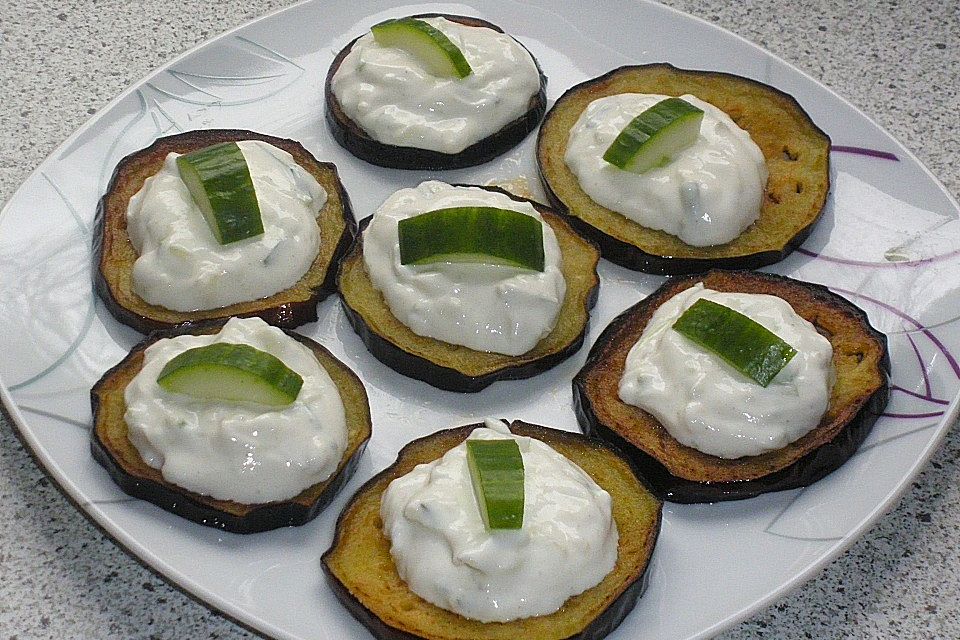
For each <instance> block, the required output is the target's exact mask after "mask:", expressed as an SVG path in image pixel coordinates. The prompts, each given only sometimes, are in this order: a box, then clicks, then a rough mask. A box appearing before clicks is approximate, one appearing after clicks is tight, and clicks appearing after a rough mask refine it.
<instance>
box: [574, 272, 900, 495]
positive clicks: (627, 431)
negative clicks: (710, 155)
mask: <svg viewBox="0 0 960 640" xmlns="http://www.w3.org/2000/svg"><path fill="white" fill-rule="evenodd" d="M698 282H703V284H704V286H705V287H707V288H708V289H714V290H717V291H732V292H744V293H764V294H770V295H775V296H779V297H780V298H783V299H784V300H786V301H787V302H788V303H789V304H790V306H792V307H793V309H794V311H796V312H797V314H798V315H800V316H801V317H803V318H804V319H806V320H807V321H809V322H810V323H812V324H813V325H814V327H816V329H817V331H819V332H820V333H821V334H823V335H824V336H825V337H827V339H829V340H830V344H831V345H832V347H833V365H834V370H835V372H836V382H835V383H834V386H833V390H832V391H831V394H830V400H829V403H828V406H827V411H826V413H825V414H824V416H823V418H822V419H821V421H820V424H819V425H817V426H816V427H815V428H814V429H813V430H812V431H810V432H809V433H807V434H806V435H805V436H803V437H801V438H800V439H798V440H796V441H795V442H793V443H791V444H789V445H787V446H786V447H783V448H782V449H777V450H775V451H770V452H768V453H764V454H762V455H757V456H749V457H744V458H737V459H724V458H719V457H716V456H712V455H708V454H705V453H702V452H701V451H698V450H697V449H694V448H691V447H687V446H685V445H682V444H680V443H679V442H678V441H677V440H676V439H674V438H673V437H672V436H671V435H670V434H669V433H668V432H667V430H666V429H665V428H664V427H663V426H662V425H661V424H660V423H659V422H658V421H657V420H656V419H655V418H654V417H653V416H652V415H650V414H649V413H647V412H646V411H644V410H643V409H640V408H639V407H635V406H632V405H629V404H626V403H625V402H623V401H622V400H621V399H620V396H619V384H620V378H621V377H622V376H623V370H624V366H625V361H626V358H627V354H628V353H629V351H630V349H631V348H632V347H633V345H634V344H635V343H636V341H637V339H639V337H640V335H641V334H642V333H643V330H644V328H645V327H646V325H647V322H648V321H649V320H650V318H651V316H652V315H653V313H654V312H655V311H656V309H657V308H659V307H660V305H662V304H663V303H664V302H666V301H667V300H669V299H670V298H672V297H673V296H674V295H676V294H677V293H679V292H680V291H683V290H685V289H687V288H689V287H692V286H693V285H695V284H696V283H698ZM889 372H890V358H889V354H888V351H887V339H886V336H884V335H883V334H882V333H880V332H879V331H877V330H876V329H874V328H873V327H872V326H871V325H870V323H869V321H868V320H867V316H866V314H865V313H864V312H863V311H862V310H861V309H860V308H858V307H856V306H855V305H853V304H852V303H850V302H848V301H847V300H845V299H844V298H841V297H840V296H838V295H836V294H834V293H831V292H830V291H829V290H828V289H827V288H826V287H823V286H820V285H814V284H808V283H805V282H800V281H798V280H793V279H790V278H786V277H783V276H776V275H771V274H763V273H753V272H747V271H711V272H710V273H707V274H706V275H704V276H687V277H683V278H674V279H671V280H669V281H668V282H666V283H665V284H664V285H663V286H662V287H660V288H659V289H657V290H656V291H655V292H653V293H652V294H651V295H650V296H648V297H647V298H645V299H644V300H643V301H641V302H640V303H638V304H636V305H634V306H633V307H630V308H629V309H627V310H626V311H624V312H623V313H622V314H621V315H620V316H618V317H617V318H616V319H614V321H613V322H612V323H611V324H610V326H608V327H607V328H606V329H605V330H604V331H603V333H602V334H601V335H600V337H599V338H597V342H596V344H594V346H593V348H592V350H591V351H590V355H589V357H588V358H587V362H586V364H585V365H584V367H583V369H581V370H580V372H579V373H578V374H577V376H576V377H575V378H574V380H573V396H574V408H575V411H576V413H577V419H578V420H579V422H580V426H581V428H582V429H583V431H584V433H587V434H589V435H593V436H597V437H600V438H603V439H605V440H609V441H610V442H613V443H615V444H617V445H618V446H620V447H621V448H622V449H623V450H624V451H625V452H627V454H628V455H629V456H631V457H632V458H633V460H634V461H635V462H636V463H637V465H638V467H639V468H640V471H641V473H643V475H644V477H645V478H646V479H647V480H648V481H649V482H650V483H651V485H652V486H653V487H654V488H655V489H656V490H657V491H658V493H659V495H660V496H661V497H663V498H664V499H665V500H669V501H671V502H687V503H691V502H715V501H721V500H739V499H742V498H751V497H753V496H756V495H759V494H761V493H767V492H770V491H782V490H784V489H793V488H796V487H804V486H807V485H809V484H812V483H813V482H816V481H817V480H819V479H820V478H823V477H824V476H826V475H827V474H829V473H830V472H832V471H834V470H835V469H837V468H838V467H840V465H842V464H843V463H844V462H845V461H846V460H847V459H848V458H849V457H850V456H852V455H853V454H854V453H855V452H856V450H857V448H858V447H859V446H860V444H861V443H862V442H863V440H864V438H866V437H867V434H868V433H869V432H870V429H871V427H872V426H873V424H874V423H875V422H876V420H877V418H878V417H879V416H880V414H881V413H882V411H883V409H884V407H885V406H886V404H887V400H888V397H889V382H888V378H889Z"/></svg>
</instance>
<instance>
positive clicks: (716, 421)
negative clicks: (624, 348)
mask: <svg viewBox="0 0 960 640" xmlns="http://www.w3.org/2000/svg"><path fill="white" fill-rule="evenodd" d="M700 298H704V299H707V300H711V301H713V302H716V303H718V304H722V305H724V306H726V307H730V308H731V309H734V310H736V311H739V312H740V313H742V314H744V315H745V316H748V317H749V318H751V319H752V320H754V321H755V322H757V323H759V324H761V325H763V326H764V327H765V328H767V329H768V330H770V331H771V332H773V333H775V334H776V335H777V336H779V337H780V339H782V340H783V341H784V342H786V343H787V344H789V345H790V346H792V347H793V348H794V349H796V351H797V354H796V355H795V356H794V357H793V359H791V360H790V362H789V363H787V366H786V367H784V368H783V369H782V370H781V371H780V373H778V374H777V375H776V377H775V378H774V379H773V380H772V381H771V382H770V384H769V385H768V386H767V387H766V388H764V387H762V386H760V385H759V384H756V383H755V382H753V381H752V380H750V379H749V378H747V377H746V376H744V375H743V374H741V373H739V372H738V371H736V370H735V369H734V368H733V367H731V366H730V365H728V364H727V363H726V362H724V361H723V360H721V359H720V358H719V357H718V356H716V355H714V354H712V353H710V352H708V351H706V350H705V349H703V348H702V347H700V346H698V345H696V344H694V343H693V342H692V341H690V340H688V339H687V338H685V337H684V336H682V335H681V334H680V333H678V332H676V331H674V330H673V328H672V327H673V323H674V322H676V320H677V318H679V317H680V315H681V314H683V312H684V311H686V310H687V309H688V308H689V307H690V306H691V305H692V304H693V303H694V302H696V301H697V300H699V299H700ZM832 358H833V348H832V347H831V345H830V341H829V340H827V339H826V338H825V337H823V336H822V335H820V334H819V333H817V330H816V329H815V328H814V327H813V325H812V324H810V323H809V322H807V321H806V320H804V319H803V318H801V317H800V316H798V315H797V313H796V312H795V311H794V310H793V308H792V307H791V306H790V305H789V303H787V302H786V301H785V300H783V299H781V298H778V297H776V296H771V295H761V294H749V293H721V292H718V291H713V290H712V289H705V288H704V287H703V284H702V283H699V284H697V285H695V286H693V287H691V288H689V289H686V290H685V291H682V292H680V293H678V294H677V295H676V296H674V297H673V298H671V299H670V300H668V301H667V302H665V303H664V304H663V305H662V306H661V307H660V308H659V309H657V311H656V312H655V313H654V314H653V316H652V317H651V318H650V322H649V323H648V324H647V327H646V328H645V329H644V331H643V334H642V335H641V336H640V339H639V340H638V341H637V343H636V344H635V345H634V346H633V348H632V349H630V353H629V354H628V355H627V360H626V365H625V368H624V371H623V377H622V378H621V379H620V399H621V400H623V401H624V402H626V403H627V404H631V405H634V406H637V407H640V408H641V409H643V410H644V411H647V412H648V413H650V414H652V415H653V416H655V417H656V419H657V420H658V421H659V422H660V423H661V424H662V425H663V426H664V428H666V430H667V431H669V432H670V435H672V436H673V437H674V438H676V439H677V440H678V441H680V442H681V443H682V444H685V445H687V446H689V447H693V448H695V449H699V450H700V451H702V452H704V453H707V454H710V455H714V456H719V457H721V458H740V457H743V456H755V455H759V454H761V453H765V452H767V451H772V450H774V449H780V448H782V447H784V446H786V445H788V444H790V443H791V442H793V441H795V440H797V439H798V438H800V437H801V436H803V435H804V434H806V433H807V432H809V431H810V430H811V429H813V428H814V427H816V426H817V424H819V422H820V419H821V418H822V417H823V414H824V412H825V411H826V409H827V403H828V402H829V400H830V389H831V388H832V386H833V380H834V372H833V364H832Z"/></svg>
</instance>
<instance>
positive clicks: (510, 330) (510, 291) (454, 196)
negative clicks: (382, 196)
mask: <svg viewBox="0 0 960 640" xmlns="http://www.w3.org/2000/svg"><path fill="white" fill-rule="evenodd" d="M460 206H486V207H499V208H501V209H511V210H513V211H519V212H521V213H524V214H526V215H529V216H532V217H534V218H536V219H537V220H540V221H541V223H542V224H543V251H544V262H545V266H544V270H543V272H538V271H530V270H525V269H518V268H516V267H508V266H502V265H490V264H471V263H449V262H438V263H434V264H425V265H402V264H400V241H399V239H398V232H397V224H398V223H399V221H400V220H403V219H405V218H410V217H413V216H416V215H419V214H422V213H426V212H428V211H434V210H436V209H443V208H447V207H460ZM363 261H364V264H365V265H366V267H367V272H368V274H369V276H370V280H371V281H372V282H373V284H374V286H375V287H376V288H377V289H379V290H380V292H381V293H382V294H383V297H384V299H385V300H386V302H387V305H388V306H389V307H390V311H391V313H393V315H394V316H396V318H397V319H398V320H400V322H402V323H403V324H405V325H407V326H408V327H410V329H411V330H412V331H413V332H414V333H416V334H417V335H421V336H427V337H430V338H436V339H438V340H443V341H444V342H449V343H452V344H459V345H463V346H466V347H470V348H471V349H475V350H477V351H492V352H495V353H504V354H507V355H520V354H522V353H526V352H527V351H529V350H530V349H532V348H533V347H534V346H535V345H536V344H537V342H539V341H540V340H541V339H542V338H544V337H545V336H546V335H547V334H548V333H550V331H551V330H552V329H553V327H554V326H555V325H556V323H557V318H558V316H559V314H560V306H561V304H562V303H563V297H564V294H565V293H566V282H565V281H564V278H563V274H562V273H561V272H560V263H561V255H560V246H559V244H557V238H556V235H555V234H554V232H553V229H552V228H551V227H550V225H549V224H546V223H543V219H542V218H541V217H540V214H539V213H537V210H536V209H534V207H533V205H531V204H530V203H528V202H517V201H516V200H513V199H512V198H510V197H508V196H506V195H504V194H502V193H494V192H491V191H487V190H485V189H480V188H477V187H454V186H451V185H448V184H445V183H443V182H437V181H430V182H424V183H422V184H420V186H418V187H416V188H412V189H401V190H400V191H397V192H396V193H394V194H393V195H392V196H390V197H389V198H387V200H386V202H384V203H383V204H382V205H381V206H380V208H379V209H378V210H377V212H376V213H375V214H374V216H373V219H372V220H371V222H370V225H369V226H368V227H367V228H366V230H365V231H364V235H363Z"/></svg>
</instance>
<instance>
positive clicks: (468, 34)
mask: <svg viewBox="0 0 960 640" xmlns="http://www.w3.org/2000/svg"><path fill="white" fill-rule="evenodd" d="M423 20H424V21H425V22H428V23H430V24H431V25H433V26H434V27H435V28H437V29H438V30H439V31H441V32H443V34H444V35H446V36H447V37H448V38H449V39H450V41H451V42H453V44H455V45H456V46H457V47H459V48H460V51H462V52H463V55H464V57H465V58H466V59H467V62H469V63H470V66H471V67H472V68H473V72H472V73H471V74H470V75H468V76H467V77H465V78H439V77H437V76H434V75H431V74H430V73H429V72H428V71H427V70H426V69H425V68H424V66H423V65H422V64H421V63H420V62H419V60H418V59H417V58H416V57H415V56H414V55H412V54H410V53H408V52H406V51H404V50H403V49H398V48H395V47H382V46H380V45H379V44H377V41H376V40H375V39H374V37H373V34H372V33H367V34H365V35H363V36H361V37H360V38H359V39H358V40H357V41H356V42H355V43H354V44H353V48H352V49H351V51H350V53H348V54H347V56H346V57H345V58H344V60H343V63H342V64H341V65H340V68H339V69H338V70H337V72H336V73H335V74H334V76H333V79H332V81H331V89H332V90H333V93H334V95H335V96H336V98H337V100H338V101H339V102H340V106H341V107H342V109H343V111H344V113H345V114H346V115H347V116H348V117H349V118H350V119H351V120H353V121H354V122H356V123H357V124H358V125H359V126H360V128H361V129H363V130H364V131H366V132H367V134H368V135H369V136H370V137H371V138H373V139H374V140H377V141H379V142H382V143H385V144H391V145H395V146H401V147H417V148H420V149H429V150H432V151H439V152H441V153H459V152H460V151H463V150H464V149H466V148H467V147H469V146H470V145H472V144H474V143H476V142H479V141H480V140H483V139H484V138H486V137H488V136H490V135H492V134H494V133H496V132H497V131H499V130H500V129H502V128H503V127H504V126H506V125H507V124H509V123H510V122H512V121H514V120H516V119H517V118H519V117H520V116H522V115H523V114H524V113H526V112H527V110H528V109H529V103H530V98H531V97H532V96H533V95H535V94H536V93H537V92H538V91H540V73H539V71H538V70H537V65H536V63H535V62H534V61H533V58H532V57H531V55H530V54H529V53H528V52H527V50H526V49H524V48H523V47H522V46H520V44H519V43H518V42H517V41H516V40H514V39H513V38H511V37H510V36H508V35H506V34H504V33H500V32H498V31H494V30H493V29H488V28H485V27H468V26H465V25H462V24H459V23H457V22H452V21H450V20H446V19H444V18H423Z"/></svg>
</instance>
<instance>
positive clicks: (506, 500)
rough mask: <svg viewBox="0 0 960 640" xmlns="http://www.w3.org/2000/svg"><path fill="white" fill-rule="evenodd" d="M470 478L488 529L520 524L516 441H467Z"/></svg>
mask: <svg viewBox="0 0 960 640" xmlns="http://www.w3.org/2000/svg"><path fill="white" fill-rule="evenodd" d="M467 465H468V466H469V468H470V480H471V482H472V484H473V492H474V495H475V496H476V499H477V506H478V508H479V509H480V516H481V517H482V518H483V523H484V524H485V525H486V527H487V529H520V528H521V527H522V526H523V504H524V477H523V473H524V471H523V457H522V456H521V454H520V447H519V445H517V441H516V440H467Z"/></svg>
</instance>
